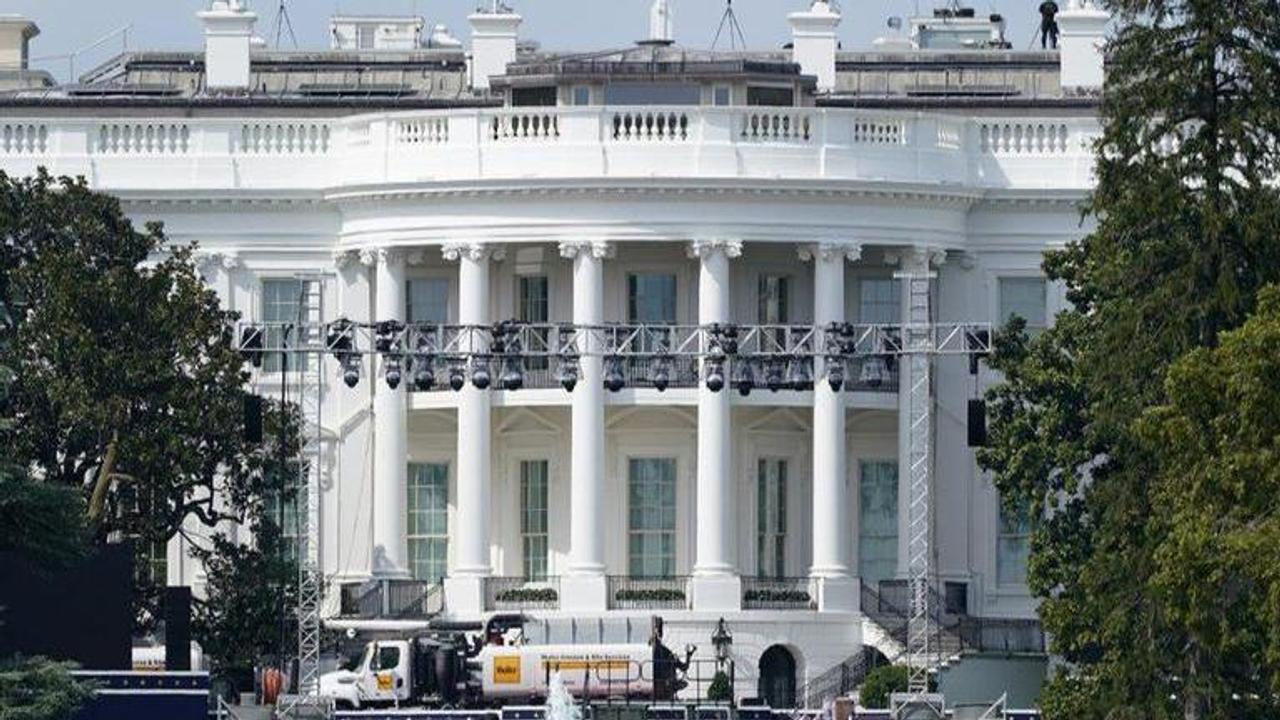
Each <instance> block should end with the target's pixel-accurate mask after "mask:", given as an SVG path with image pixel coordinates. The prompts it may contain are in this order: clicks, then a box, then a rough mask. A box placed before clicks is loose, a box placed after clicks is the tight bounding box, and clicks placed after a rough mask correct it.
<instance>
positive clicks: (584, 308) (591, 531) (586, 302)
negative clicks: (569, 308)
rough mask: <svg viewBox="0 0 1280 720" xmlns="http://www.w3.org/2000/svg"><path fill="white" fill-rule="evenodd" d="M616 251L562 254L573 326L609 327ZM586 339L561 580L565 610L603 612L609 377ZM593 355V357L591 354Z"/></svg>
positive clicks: (564, 250)
mask: <svg viewBox="0 0 1280 720" xmlns="http://www.w3.org/2000/svg"><path fill="white" fill-rule="evenodd" d="M611 253H612V246H610V245H609V244H608V243H603V242H566V243H561V245H560V254H561V255H562V256H563V257H566V258H570V259H572V260H573V322H574V324H575V325H600V324H602V323H603V322H604V260H605V258H607V257H610V256H611ZM588 343H589V340H584V342H583V345H582V346H581V347H579V349H578V350H579V352H581V353H582V356H581V360H580V365H581V375H580V377H579V380H578V385H577V387H576V388H575V389H574V391H573V396H572V402H573V406H572V412H573V416H572V420H573V428H572V446H573V450H572V458H571V460H570V479H569V568H568V570H569V572H568V575H567V576H566V577H564V578H562V579H561V581H560V583H561V607H562V608H563V609H565V610H571V611H574V610H577V611H602V610H605V609H606V608H607V606H608V598H607V596H606V595H607V592H608V588H607V586H606V580H605V560H604V543H605V537H604V521H605V514H606V513H605V504H604V477H605V468H604V452H605V448H604V443H605V435H604V373H603V361H602V359H601V358H600V356H599V355H598V354H596V352H598V350H599V348H595V347H591V346H590V345H589V344H588ZM588 353H591V354H588Z"/></svg>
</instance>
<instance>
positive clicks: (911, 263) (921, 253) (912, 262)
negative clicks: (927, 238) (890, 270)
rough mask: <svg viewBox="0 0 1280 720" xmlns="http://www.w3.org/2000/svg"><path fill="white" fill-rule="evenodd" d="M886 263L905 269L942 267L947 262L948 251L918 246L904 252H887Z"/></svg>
mask: <svg viewBox="0 0 1280 720" xmlns="http://www.w3.org/2000/svg"><path fill="white" fill-rule="evenodd" d="M884 261H885V263H886V264H888V265H896V266H898V267H901V268H903V269H906V268H911V267H914V268H932V267H941V266H942V265H943V264H945V263H946V262H947V251H946V250H944V249H942V248H939V247H932V246H928V245H916V246H914V247H910V248H906V249H904V250H892V251H889V252H886V253H885V254H884Z"/></svg>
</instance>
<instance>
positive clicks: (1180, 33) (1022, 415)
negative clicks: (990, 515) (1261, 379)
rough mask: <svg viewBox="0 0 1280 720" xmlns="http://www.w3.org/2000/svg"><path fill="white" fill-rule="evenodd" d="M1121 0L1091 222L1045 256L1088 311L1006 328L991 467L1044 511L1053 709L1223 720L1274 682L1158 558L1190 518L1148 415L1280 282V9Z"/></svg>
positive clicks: (1016, 502)
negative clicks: (1188, 606)
mask: <svg viewBox="0 0 1280 720" xmlns="http://www.w3.org/2000/svg"><path fill="white" fill-rule="evenodd" d="M1106 5H1107V6H1108V7H1109V8H1110V9H1111V10H1112V11H1114V12H1115V13H1116V14H1117V15H1118V20H1119V22H1118V25H1117V27H1118V30H1117V31H1116V33H1115V36H1114V38H1113V40H1112V42H1111V43H1110V47H1109V58H1110V64H1109V74H1108V84H1107V87H1106V89H1105V90H1104V93H1103V98H1102V119H1103V124H1104V130H1103V136H1102V138H1101V139H1100V141H1099V144H1098V147H1097V175H1098V183H1097V187H1096V189H1095V191H1094V192H1093V193H1092V195H1091V197H1090V199H1089V201H1088V203H1087V204H1086V207H1085V208H1084V209H1085V213H1086V215H1087V216H1088V217H1089V218H1091V219H1092V220H1093V221H1096V228H1095V229H1094V230H1093V231H1092V232H1091V233H1090V234H1089V235H1088V236H1087V237H1086V238H1085V239H1084V240H1082V241H1080V242H1077V243H1072V244H1071V245H1069V246H1068V247H1067V248H1065V249H1064V250H1062V251H1060V252H1053V253H1049V254H1048V256H1047V258H1046V261H1045V269H1046V272H1047V274H1048V275H1049V277H1050V278H1052V279H1055V280H1058V281H1061V282H1062V283H1064V284H1065V286H1066V288H1067V294H1068V299H1069V300H1070V302H1071V303H1072V304H1073V309H1072V310H1070V311H1068V312H1066V313H1063V314H1061V315H1060V316H1059V317H1058V318H1057V320H1056V323H1055V327H1053V328H1052V329H1051V330H1049V331H1048V332H1046V333H1044V334H1042V335H1040V336H1038V337H1037V338H1035V339H1034V340H1028V339H1027V338H1026V337H1025V336H1023V335H1022V333H1021V332H1019V330H1020V328H1019V327H1018V326H1017V324H1015V325H1014V326H1013V327H1012V328H1010V331H1009V332H1005V333H1002V334H1001V335H1000V336H999V338H998V339H997V352H996V354H995V356H994V357H993V359H992V365H993V366H994V367H995V368H996V369H997V370H999V371H1001V372H1002V373H1003V374H1004V378H1005V382H1004V383H1003V384H1002V385H1000V386H998V387H996V388H994V389H993V390H992V392H991V393H990V395H989V400H990V407H991V413H992V417H991V421H992V422H991V445H990V447H989V448H987V449H986V451H984V452H982V453H980V455H979V460H980V462H981V464H982V465H983V466H984V467H985V468H986V469H988V470H991V471H992V472H993V477H994V479H995V482H996V484H997V487H998V488H999V489H1000V491H1001V493H1002V496H1003V498H1004V501H1005V502H1006V503H1008V504H1009V506H1010V509H1013V508H1014V507H1016V506H1030V508H1031V510H1032V514H1033V516H1034V517H1037V518H1038V519H1039V520H1038V523H1037V527H1036V530H1035V533H1034V537H1033V544H1032V547H1033V553H1032V558H1031V565H1030V568H1029V576H1030V577H1029V582H1030V583H1031V586H1032V589H1033V590H1034V591H1035V592H1036V593H1038V594H1039V595H1040V596H1041V597H1042V598H1043V599H1044V602H1043V605H1042V609H1041V613H1042V617H1043V619H1044V622H1045V625H1046V629H1047V630H1048V631H1049V632H1050V633H1051V636H1052V637H1053V639H1054V650H1055V651H1056V652H1058V653H1061V654H1062V655H1063V656H1064V657H1065V658H1066V659H1067V660H1068V661H1069V662H1070V663H1071V667H1072V672H1071V673H1069V674H1066V675H1063V676H1060V677H1059V678H1057V679H1055V680H1054V681H1053V682H1052V683H1051V684H1050V687H1049V688H1048V690H1047V696H1046V699H1045V707H1046V708H1053V710H1052V712H1053V715H1052V717H1070V718H1086V719H1087V718H1109V717H1110V718H1113V717H1118V716H1134V717H1143V718H1165V717H1173V716H1179V717H1210V716H1214V717H1225V715H1222V714H1221V713H1222V712H1225V711H1224V710H1223V708H1225V707H1226V705H1225V704H1224V702H1223V698H1230V697H1232V696H1233V695H1241V696H1245V695H1248V694H1250V693H1255V694H1256V693H1257V692H1258V691H1259V683H1260V682H1262V681H1261V679H1260V678H1259V677H1258V676H1257V675H1255V674H1253V673H1252V671H1251V669H1250V668H1247V667H1242V666H1239V665H1236V664H1234V663H1233V662H1231V659H1230V658H1229V657H1226V656H1223V655H1221V654H1219V653H1217V652H1216V651H1215V647H1216V645H1217V644H1216V641H1215V639H1214V638H1212V637H1208V636H1206V635H1205V634H1203V630H1204V627H1203V626H1201V625H1198V624H1196V623H1191V622H1189V621H1188V618H1187V617H1185V616H1181V615H1179V614H1178V613H1177V612H1176V611H1175V606H1174V605H1171V604H1170V603H1169V598H1167V597H1166V596H1165V595H1163V594H1162V593H1161V592H1160V589H1159V582H1158V578H1157V577H1156V573H1157V570H1158V564H1157V551H1158V548H1160V547H1161V543H1162V541H1163V540H1164V538H1165V537H1166V536H1168V535H1169V534H1177V533H1179V532H1182V531H1183V530H1184V529H1183V528H1179V527H1171V526H1169V525H1168V523H1167V522H1165V521H1164V520H1163V519H1161V518H1160V516H1159V514H1158V513H1157V510H1158V509H1159V508H1158V507H1157V506H1158V496H1157V495H1156V487H1155V486H1154V484H1153V483H1152V482H1151V479H1152V478H1153V477H1157V476H1158V475H1159V474H1160V473H1161V471H1162V469H1163V468H1165V467H1166V464H1167V462H1168V456H1167V454H1166V453H1165V448H1162V447H1159V446H1156V445H1153V444H1151V443H1150V442H1148V439H1147V438H1146V437H1145V436H1144V435H1143V434H1141V433H1139V432H1138V419H1139V418H1140V417H1142V416H1143V414H1144V412H1145V411H1146V410H1147V409H1149V408H1151V407H1154V406H1158V405H1160V404H1162V403H1164V402H1165V401H1166V399H1167V385H1166V384H1165V382H1164V378H1165V375H1166V372H1167V370H1168V368H1169V367H1170V365H1171V363H1173V362H1174V361H1175V360H1176V359H1177V358H1179V357H1180V356H1182V355H1183V354H1185V353H1186V352H1188V351H1190V350H1192V349H1194V348H1196V347H1201V346H1213V345H1214V344H1216V343H1217V341H1218V337H1219V335H1220V334H1221V333H1222V332H1223V331H1225V330H1229V329H1231V328H1233V327H1236V326H1238V325H1240V324H1241V323H1242V322H1243V321H1244V319H1245V318H1246V317H1247V315H1248V314H1249V313H1250V312H1251V310H1252V309H1253V307H1254V304H1255V301H1256V297H1257V293H1258V291H1259V289H1260V288H1261V287H1263V286H1264V285H1265V284H1267V283H1269V282H1273V281H1275V280H1276V279H1278V278H1280V243H1277V242H1276V241H1275V228H1277V227H1280V199H1278V197H1277V193H1276V190H1275V188H1274V186H1273V184H1272V183H1271V179H1272V178H1274V177H1275V176H1276V170H1277V155H1276V152H1275V148H1276V147H1277V143H1276V140H1277V132H1278V131H1280V102H1277V97H1276V94H1277V88H1280V52H1278V51H1280V14H1278V13H1277V12H1276V8H1275V6H1274V3H1272V2H1263V1H1262V0H1231V1H1229V2H1212V3H1210V2H1200V1H1199V0H1110V1H1109V2H1107V3H1106ZM1220 591H1221V589H1220V588H1213V589H1212V590H1210V588H1209V587H1208V586H1207V585H1206V587H1205V588H1204V590H1203V593H1202V595H1203V594H1211V593H1215V592H1220ZM1205 610H1206V611H1207V612H1213V610H1214V608H1213V606H1211V605H1206V606H1205ZM1263 684H1265V683H1263ZM1082 688H1084V689H1085V690H1082Z"/></svg>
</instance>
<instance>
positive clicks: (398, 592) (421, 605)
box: [339, 580, 444, 620]
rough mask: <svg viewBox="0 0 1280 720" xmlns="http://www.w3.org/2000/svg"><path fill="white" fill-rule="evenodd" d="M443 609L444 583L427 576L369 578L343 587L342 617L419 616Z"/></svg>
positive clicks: (399, 618) (416, 618)
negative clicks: (402, 578) (408, 578)
mask: <svg viewBox="0 0 1280 720" xmlns="http://www.w3.org/2000/svg"><path fill="white" fill-rule="evenodd" d="M443 609H444V593H443V584H442V583H439V582H434V583H433V582H427V581H424V580H370V581H368V582H363V583H345V584H343V585H342V587H341V603H340V610H339V611H340V613H341V615H342V616H343V617H349V618H359V619H362V620H370V619H375V618H379V619H388V618H389V619H397V620H418V619H425V618H428V617H431V616H432V615H435V614H438V613H439V612H440V611H442V610H443Z"/></svg>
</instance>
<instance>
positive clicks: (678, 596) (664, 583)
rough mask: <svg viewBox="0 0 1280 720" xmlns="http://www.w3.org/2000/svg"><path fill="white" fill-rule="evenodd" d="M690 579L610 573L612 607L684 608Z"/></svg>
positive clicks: (623, 608)
mask: <svg viewBox="0 0 1280 720" xmlns="http://www.w3.org/2000/svg"><path fill="white" fill-rule="evenodd" d="M688 586H689V578H687V577H665V578H640V577H625V576H620V575H611V576H609V582H608V590H609V608H610V609H612V610H684V609H686V608H688V607H689V589H688Z"/></svg>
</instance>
